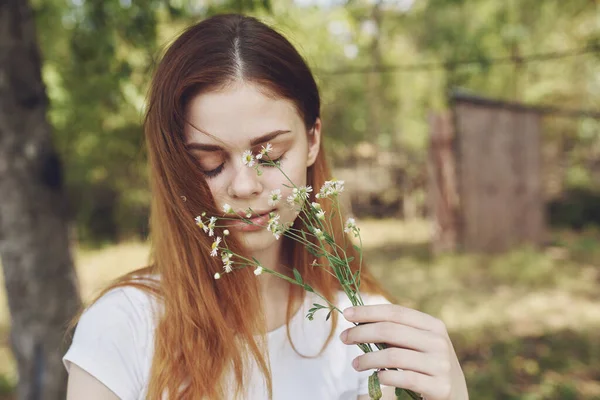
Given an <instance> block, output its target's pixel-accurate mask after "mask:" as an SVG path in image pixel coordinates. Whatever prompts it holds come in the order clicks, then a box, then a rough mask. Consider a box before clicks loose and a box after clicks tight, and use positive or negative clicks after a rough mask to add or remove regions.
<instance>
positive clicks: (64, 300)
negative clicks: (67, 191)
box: [0, 0, 80, 400]
mask: <svg viewBox="0 0 600 400" xmlns="http://www.w3.org/2000/svg"><path fill="white" fill-rule="evenodd" d="M40 69H41V61H40V54H39V49H38V46H37V40H36V35H35V25H34V19H33V13H32V10H31V8H30V6H29V2H28V1H26V0H4V1H2V2H0V257H1V258H2V266H3V271H4V280H5V284H6V293H7V295H8V306H9V309H10V314H11V347H12V350H13V354H14V356H15V358H16V361H17V366H18V375H19V384H18V388H17V398H18V399H27V400H30V399H33V400H38V399H40V400H41V399H44V400H46V399H57V400H58V399H64V398H65V396H66V372H65V369H64V367H63V366H62V364H61V357H62V354H63V353H64V351H65V349H66V347H67V346H68V342H66V341H65V340H64V332H65V324H66V323H67V322H68V321H69V319H70V318H71V317H72V316H73V315H74V313H75V312H76V311H77V309H78V308H79V306H80V298H79V292H78V288H77V280H76V276H75V272H74V268H73V260H72V257H71V253H70V250H69V240H68V224H67V213H66V206H65V203H66V199H65V196H64V190H63V187H62V178H61V165H60V160H59V158H58V156H57V154H56V151H55V150H54V148H53V146H52V140H51V129H50V125H49V123H48V121H47V120H46V111H47V105H48V100H47V97H46V92H45V87H44V84H43V82H42V78H41V71H40Z"/></svg>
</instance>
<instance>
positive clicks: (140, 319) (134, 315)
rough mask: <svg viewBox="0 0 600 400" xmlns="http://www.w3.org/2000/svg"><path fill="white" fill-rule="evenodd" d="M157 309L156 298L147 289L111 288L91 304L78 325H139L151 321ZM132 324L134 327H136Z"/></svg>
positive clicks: (106, 326) (108, 326)
mask: <svg viewBox="0 0 600 400" xmlns="http://www.w3.org/2000/svg"><path fill="white" fill-rule="evenodd" d="M155 310H156V301H155V299H154V298H153V297H152V296H151V295H150V294H149V293H147V292H146V291H144V290H142V289H138V288H135V287H132V286H124V287H118V288H114V289H111V290H109V291H108V292H106V293H105V294H104V295H103V296H102V297H100V298H99V299H98V300H97V301H96V302H94V303H93V304H91V305H90V306H89V307H88V308H87V309H86V310H85V311H84V312H83V314H82V315H81V319H80V320H79V323H78V325H77V328H78V329H79V327H80V326H85V325H101V326H102V327H103V328H106V329H109V328H110V327H112V326H116V325H118V326H120V327H121V328H122V327H123V326H122V325H123V324H134V325H135V326H139V324H140V323H142V324H143V325H146V324H149V323H151V321H152V319H153V313H154V311H155ZM135 326H132V327H135Z"/></svg>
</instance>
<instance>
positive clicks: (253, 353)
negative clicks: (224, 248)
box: [97, 15, 390, 400]
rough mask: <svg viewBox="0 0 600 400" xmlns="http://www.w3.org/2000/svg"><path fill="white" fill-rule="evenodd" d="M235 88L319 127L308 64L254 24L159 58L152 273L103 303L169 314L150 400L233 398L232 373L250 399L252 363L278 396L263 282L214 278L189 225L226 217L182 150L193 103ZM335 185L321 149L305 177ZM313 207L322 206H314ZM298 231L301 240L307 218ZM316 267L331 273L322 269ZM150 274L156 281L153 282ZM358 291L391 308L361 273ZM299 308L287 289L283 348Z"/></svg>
mask: <svg viewBox="0 0 600 400" xmlns="http://www.w3.org/2000/svg"><path fill="white" fill-rule="evenodd" d="M240 79H241V80H244V81H246V82H252V83H255V84H258V85H260V86H261V87H262V88H263V89H265V91H266V92H267V93H269V94H270V95H273V96H278V97H279V98H284V99H288V100H290V101H291V102H293V104H294V105H295V106H296V109H297V111H298V113H299V115H300V116H301V117H302V118H303V120H304V122H305V126H306V128H307V132H308V130H309V129H310V128H311V127H312V126H313V125H314V124H315V122H316V119H317V118H318V117H319V116H320V97H319V91H318V88H317V85H316V82H315V80H314V78H313V76H312V74H311V72H310V69H309V68H308V66H307V65H306V63H305V61H304V60H303V59H302V57H301V56H300V55H299V54H298V52H297V51H296V50H295V49H294V47H293V46H292V45H291V44H290V43H289V42H288V41H287V40H286V39H285V38H284V37H283V36H282V35H280V34H279V33H277V32H276V31H274V30H273V29H272V28H270V27H268V26H267V25H265V24H263V23H262V22H260V21H258V20H256V19H254V18H252V17H248V16H242V15H219V16H215V17H212V18H209V19H206V20H204V21H202V22H200V23H198V24H196V25H194V26H191V27H190V28H188V29H187V30H186V31H185V32H184V33H183V34H181V35H180V36H179V37H178V38H177V39H176V40H175V41H174V42H173V43H172V44H171V46H170V47H169V48H168V50H167V51H166V53H165V54H164V56H163V58H162V60H161V62H160V64H159V65H158V67H157V69H156V71H155V74H154V76H153V80H152V84H151V88H150V93H149V99H148V108H147V114H146V118H145V122H144V128H145V139H146V145H147V150H148V155H149V173H150V182H151V190H152V204H151V216H150V232H151V234H150V237H151V248H152V252H151V264H150V266H149V267H145V268H142V269H140V270H137V271H134V272H132V273H129V274H127V275H125V276H123V277H121V278H119V279H118V280H117V281H115V282H113V283H112V284H111V285H109V286H108V287H107V288H105V289H104V290H103V291H102V292H101V293H100V294H99V295H98V297H97V298H99V297H101V296H102V295H103V294H105V293H106V292H108V291H109V290H111V289H114V288H116V287H121V286H134V287H137V288H140V289H142V290H145V291H147V292H148V293H149V294H151V295H153V296H155V297H156V298H158V299H159V300H160V302H161V304H162V306H163V308H162V312H161V315H160V316H159V322H158V325H157V327H156V331H155V343H154V356H153V361H152V368H151V372H150V378H149V388H148V399H150V400H158V399H161V397H162V395H163V394H164V393H165V392H166V393H168V395H169V398H173V399H199V398H210V399H225V398H226V396H231V392H229V391H228V390H230V389H231V388H228V387H227V380H226V379H225V378H226V376H229V377H231V375H228V374H233V376H232V377H233V379H234V380H235V383H236V386H235V388H234V390H235V396H236V397H237V396H239V395H241V394H243V393H244V388H245V386H246V385H247V382H248V378H247V375H246V372H247V371H248V368H249V365H250V362H252V361H254V362H255V363H256V365H258V367H259V368H260V370H261V371H262V373H263V374H264V376H265V381H266V384H267V388H268V391H269V393H270V394H271V396H270V397H272V383H271V374H270V369H269V364H268V358H267V353H266V345H265V344H266V343H265V341H264V340H261V339H260V338H263V339H264V338H265V334H266V328H265V327H266V323H265V316H264V313H263V311H262V310H263V309H262V304H261V295H260V288H259V285H258V281H257V278H256V276H254V274H253V271H252V269H250V268H245V269H242V270H238V271H236V272H234V275H232V276H227V279H221V280H219V281H215V279H214V278H213V275H214V274H215V273H216V272H221V271H222V263H221V261H220V260H219V259H218V258H216V257H210V256H209V253H210V247H211V244H212V239H211V238H209V237H207V235H206V234H204V232H203V231H202V230H201V229H199V228H198V227H197V226H196V225H195V224H194V217H196V216H197V215H200V214H201V213H202V212H206V213H207V215H208V216H210V215H220V214H222V213H221V211H220V210H219V209H217V206H216V204H215V201H214V199H213V197H212V195H211V192H210V190H209V188H208V186H207V183H206V181H205V177H204V175H203V174H202V172H201V170H200V168H198V165H197V163H196V161H195V160H194V159H193V157H191V156H190V155H189V154H188V153H187V151H186V150H185V147H184V136H183V127H184V123H185V108H186V105H187V103H188V102H189V100H190V99H191V98H192V97H193V96H195V95H197V94H198V93H201V92H205V91H210V90H216V89H218V88H220V87H223V86H225V85H227V84H228V83H231V82H233V81H236V80H240ZM330 179H331V174H330V169H329V167H328V165H327V161H326V158H325V155H324V149H323V144H321V149H320V152H319V155H318V157H317V160H316V162H315V163H314V164H313V165H312V166H311V167H310V168H308V170H307V184H308V185H311V186H312V187H313V188H315V191H318V189H319V188H320V187H321V186H322V185H323V184H324V183H325V181H326V180H330ZM311 195H313V196H314V192H313V193H312V194H311ZM182 196H183V197H182ZM184 199H185V201H184ZM310 201H315V200H314V197H313V198H311V199H310ZM322 206H323V209H324V210H325V211H326V213H327V214H328V215H331V211H332V207H331V203H330V202H323V204H322ZM333 225H334V232H332V233H333V236H334V237H335V238H337V240H340V241H343V240H344V239H342V238H345V240H346V242H347V243H350V242H351V239H350V238H349V237H348V236H347V235H346V234H345V233H344V232H343V231H342V229H341V227H339V226H338V224H333ZM294 226H295V227H296V228H299V229H306V227H305V226H303V225H302V222H301V221H300V219H297V220H296V221H295V224H294ZM282 240H283V249H284V251H283V252H282V254H285V255H286V259H285V260H284V262H285V263H287V265H288V266H289V267H290V269H291V268H292V267H295V268H297V269H298V271H299V272H300V273H301V275H302V277H303V280H304V281H305V282H306V283H309V284H310V285H311V286H312V287H313V288H314V289H315V291H318V292H319V293H321V294H322V295H324V296H325V297H326V298H327V299H328V300H330V301H332V302H333V301H335V297H336V294H337V292H338V290H340V289H341V287H340V285H339V282H338V281H337V280H335V279H333V278H332V277H331V275H330V274H328V273H327V272H325V271H323V270H322V269H321V268H315V267H311V266H310V264H311V262H312V261H313V260H314V257H313V256H311V255H310V254H309V253H308V252H307V251H306V250H305V247H304V246H301V245H299V244H298V243H297V242H296V241H293V240H291V239H289V238H286V237H284V238H283V239H282ZM227 241H228V247H229V249H231V250H232V251H233V252H234V253H237V254H245V249H244V248H243V246H242V245H241V243H240V242H239V241H237V240H236V238H235V237H234V236H229V237H228V240H227ZM347 253H348V257H354V261H352V263H351V268H352V270H353V271H356V270H357V269H358V267H359V266H358V260H359V257H358V254H357V252H356V251H355V249H354V248H353V247H352V246H348V249H347ZM319 262H320V263H322V264H325V263H326V260H319ZM151 275H157V276H159V277H160V279H158V280H152V279H151V278H149V276H151ZM361 292H363V293H379V294H383V295H385V296H386V297H388V298H389V297H390V296H389V294H388V293H386V292H385V291H384V290H383V289H382V287H381V286H380V285H379V284H378V283H377V282H376V281H375V280H374V279H373V277H372V275H371V274H370V272H369V270H368V268H366V267H365V266H364V262H363V267H362V270H361ZM232 293H235V295H234V296H232V295H231V294H232ZM303 297H304V291H303V289H302V288H300V287H298V286H292V287H291V290H290V293H289V299H288V300H289V301H288V306H287V322H286V325H287V329H288V338H289V337H290V335H289V321H290V319H291V317H292V312H293V310H294V309H295V308H294V306H295V305H297V304H298V302H300V301H302V299H303ZM249 310H251V311H250V312H249ZM322 316H323V315H322ZM337 318H338V316H337V313H333V314H332V325H333V326H332V330H331V332H330V334H329V337H328V339H327V341H326V343H325V344H324V346H323V349H324V348H325V347H326V346H327V345H328V343H329V342H330V340H331V338H332V336H333V333H334V330H335V327H336V324H337V321H338V319H337ZM313 323H318V322H317V321H315V322H313ZM257 338H259V339H257Z"/></svg>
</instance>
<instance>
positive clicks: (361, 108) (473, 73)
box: [33, 0, 600, 241]
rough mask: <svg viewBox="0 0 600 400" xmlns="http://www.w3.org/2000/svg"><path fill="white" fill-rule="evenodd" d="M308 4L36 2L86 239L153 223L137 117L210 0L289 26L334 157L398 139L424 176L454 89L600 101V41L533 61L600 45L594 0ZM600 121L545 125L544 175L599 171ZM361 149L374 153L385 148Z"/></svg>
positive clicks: (410, 183)
mask: <svg viewBox="0 0 600 400" xmlns="http://www.w3.org/2000/svg"><path fill="white" fill-rule="evenodd" d="M303 3H305V2H296V1H294V0H278V1H269V0H224V1H218V2H217V1H207V2H203V3H201V4H202V5H199V4H200V3H198V2H195V1H191V0H85V1H84V0H44V1H42V0H34V1H33V5H34V7H35V10H36V20H37V28H38V36H39V38H40V46H41V48H42V52H43V56H44V61H45V64H44V71H43V73H44V78H45V81H46V83H47V87H48V93H49V97H50V100H51V108H50V112H49V116H50V119H51V122H52V124H53V126H54V128H55V140H56V143H57V146H58V148H59V150H60V152H61V155H62V157H63V160H64V162H65V165H66V168H67V171H66V178H67V183H68V186H69V188H70V193H71V199H72V204H73V208H74V210H73V216H74V218H75V219H76V221H77V223H78V227H79V235H80V238H81V239H83V240H86V241H94V240H96V241H104V240H115V239H120V238H125V237H127V236H131V235H136V236H143V235H144V232H145V231H146V230H147V228H146V226H145V222H144V220H145V216H146V215H147V212H148V205H149V197H150V196H149V193H148V184H147V178H146V171H145V161H146V157H145V154H144V151H143V135H142V131H141V122H142V116H143V111H144V104H145V100H144V99H145V95H146V91H147V88H148V83H149V79H150V77H151V73H152V70H153V68H154V66H155V64H156V62H157V60H158V58H159V55H160V52H161V49H162V48H163V46H164V44H165V43H167V42H168V41H170V40H171V39H172V38H173V37H174V36H175V35H176V34H177V33H178V32H180V31H181V29H183V28H184V27H185V26H187V25H188V24H190V23H192V22H195V21H197V20H198V19H201V18H203V17H205V16H209V15H213V14H216V13H221V12H246V13H249V14H251V15H255V16H257V17H259V18H260V19H262V20H264V21H266V22H268V23H270V24H272V25H274V26H275V27H276V28H277V29H278V30H280V31H281V32H282V33H283V34H284V35H285V36H286V37H288V38H289V39H290V40H291V41H292V43H293V44H294V45H296V46H297V48H298V49H299V50H300V52H301V53H302V55H303V56H304V57H305V58H306V59H307V61H308V63H309V64H310V66H311V67H312V68H313V70H314V72H315V75H316V77H317V80H318V83H319V86H320V88H321V91H322V95H323V107H322V118H323V122H324V134H325V135H326V141H325V142H326V145H327V146H328V149H329V150H330V152H331V155H332V157H333V160H334V161H335V162H337V163H342V162H346V163H347V164H350V165H351V164H352V163H353V162H354V161H353V160H354V158H352V157H350V156H351V155H352V154H354V153H353V152H354V147H355V145H356V144H358V143H360V142H369V143H370V144H373V145H375V147H376V149H383V150H390V149H391V150H392V151H393V154H395V155H397V157H395V158H394V162H395V164H397V165H396V166H395V168H399V170H400V171H399V175H401V176H402V179H403V182H406V187H408V188H411V189H410V190H415V191H418V190H421V191H422V190H424V188H423V185H424V179H423V174H424V172H423V171H424V170H425V162H426V155H427V153H426V149H427V145H428V133H429V126H428V117H429V114H430V112H431V111H432V110H433V111H439V110H442V109H445V108H446V107H447V93H448V90H449V89H451V88H454V87H461V88H464V89H467V90H469V91H472V92H474V93H477V94H480V95H483V96H490V97H497V98H504V99H510V100H515V101H523V102H526V103H540V102H542V103H552V104H555V105H557V106H563V107H568V108H578V107H581V108H590V109H594V108H597V107H598V99H599V97H600V81H598V78H597V77H598V76H600V75H599V73H600V70H599V69H600V63H599V62H598V59H599V55H598V54H599V53H598V52H596V53H593V52H592V53H589V54H581V55H578V56H571V57H562V58H555V59H554V58H550V59H546V60H538V61H531V60H528V59H527V56H528V55H530V54H536V53H552V52H561V51H565V50H572V49H580V48H583V47H584V46H586V45H587V46H596V49H598V48H600V47H598V44H599V43H600V34H599V33H598V29H597V10H596V7H597V6H596V5H595V4H594V2H590V1H589V0H572V1H547V2H539V1H537V0H524V1H518V2H514V1H511V2H503V1H494V0H473V1H465V0H428V1H415V2H413V3H412V5H411V6H410V7H408V6H404V7H403V6H401V5H400V3H404V2H398V3H397V2H387V1H385V2H367V1H364V0H353V1H349V2H346V3H345V4H342V5H338V3H336V2H332V3H331V4H329V5H328V6H327V7H325V6H322V7H317V6H305V5H302V4H303ZM408 3H409V2H406V4H408ZM499 60H501V61H499ZM465 61H468V62H465ZM598 127H599V124H598V122H597V121H594V120H589V119H588V120H577V119H563V120H551V121H550V123H548V124H546V125H545V126H544V135H545V136H544V139H545V141H546V142H547V143H549V144H561V145H562V146H563V147H562V148H563V149H564V151H565V152H566V153H567V157H566V161H567V165H568V167H567V171H566V172H562V171H558V170H557V171H554V170H553V171H552V173H553V174H555V175H558V174H561V176H563V175H564V176H565V178H564V179H565V180H566V181H567V184H568V185H571V186H572V185H584V186H596V185H597V178H596V177H595V176H596V175H594V173H593V170H592V169H591V168H590V167H589V166H590V165H592V166H594V165H596V164H597V161H598V160H599V159H600V151H599V150H598V149H600V134H599V132H600V130H599V129H598ZM370 157H371V160H376V158H377V157H378V153H375V155H374V156H370ZM594 168H595V167H594ZM419 201H420V202H421V203H423V201H424V200H423V199H421V200H419ZM98 219H100V221H98ZM98 226H100V227H98Z"/></svg>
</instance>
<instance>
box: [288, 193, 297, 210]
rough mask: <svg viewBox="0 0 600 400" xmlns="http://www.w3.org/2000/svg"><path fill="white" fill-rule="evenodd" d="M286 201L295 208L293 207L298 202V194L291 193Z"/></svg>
mask: <svg viewBox="0 0 600 400" xmlns="http://www.w3.org/2000/svg"><path fill="white" fill-rule="evenodd" d="M286 201H287V202H288V204H289V206H290V207H292V208H293V207H294V205H295V204H296V196H294V195H293V194H290V195H289V196H288V197H287V200H286Z"/></svg>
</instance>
